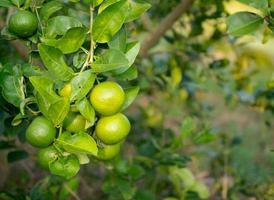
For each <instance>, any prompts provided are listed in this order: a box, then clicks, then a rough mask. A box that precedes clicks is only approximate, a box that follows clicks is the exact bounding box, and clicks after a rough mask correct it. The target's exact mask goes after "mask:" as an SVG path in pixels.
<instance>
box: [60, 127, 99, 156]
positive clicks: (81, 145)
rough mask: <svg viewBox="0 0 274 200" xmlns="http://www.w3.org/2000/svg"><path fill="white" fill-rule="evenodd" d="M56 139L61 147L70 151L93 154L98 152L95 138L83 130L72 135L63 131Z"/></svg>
mask: <svg viewBox="0 0 274 200" xmlns="http://www.w3.org/2000/svg"><path fill="white" fill-rule="evenodd" d="M57 141H58V143H59V144H60V145H61V146H62V148H63V149H65V150H66V151H67V152H70V153H84V154H90V155H94V156H96V155H97V153H98V148H97V145H96V142H95V140H94V139H93V137H91V136H90V135H89V134H87V133H84V132H79V133H76V134H74V135H71V134H70V133H63V134H62V135H61V136H60V137H59V138H58V139H57Z"/></svg>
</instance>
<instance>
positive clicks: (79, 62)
mask: <svg viewBox="0 0 274 200" xmlns="http://www.w3.org/2000/svg"><path fill="white" fill-rule="evenodd" d="M86 59H87V54H85V53H82V52H77V53H76V55H75V56H73V66H74V67H76V68H77V69H80V68H82V66H83V65H84V63H85V61H86Z"/></svg>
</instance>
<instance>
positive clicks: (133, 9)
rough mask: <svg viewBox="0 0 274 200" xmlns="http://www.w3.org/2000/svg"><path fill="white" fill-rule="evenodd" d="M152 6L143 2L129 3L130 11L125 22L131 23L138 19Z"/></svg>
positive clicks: (138, 0)
mask: <svg viewBox="0 0 274 200" xmlns="http://www.w3.org/2000/svg"><path fill="white" fill-rule="evenodd" d="M150 7H151V5H150V4H149V3H147V2H145V1H141V0H135V1H133V0H131V1H129V11H128V15H127V17H126V20H125V22H130V21H133V20H135V19H138V18H139V17H140V16H141V15H142V14H143V13H144V12H146V11H147V10H148V9H149V8H150Z"/></svg>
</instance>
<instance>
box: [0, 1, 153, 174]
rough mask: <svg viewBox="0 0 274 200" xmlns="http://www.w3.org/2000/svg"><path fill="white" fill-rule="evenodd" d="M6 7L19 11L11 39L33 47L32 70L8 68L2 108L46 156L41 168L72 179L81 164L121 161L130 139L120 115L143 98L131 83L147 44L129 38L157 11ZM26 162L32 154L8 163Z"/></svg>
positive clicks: (52, 4)
mask: <svg viewBox="0 0 274 200" xmlns="http://www.w3.org/2000/svg"><path fill="white" fill-rule="evenodd" d="M0 6H2V7H6V8H9V10H10V11H12V13H11V16H9V18H8V19H7V24H6V26H5V27H3V29H2V36H3V38H5V39H7V40H15V39H19V40H21V41H22V42H24V43H25V44H26V45H27V46H28V53H27V56H28V63H17V64H10V63H9V62H6V63H1V72H0V77H1V93H2V95H1V97H2V98H3V99H2V101H1V107H2V110H3V111H6V112H5V113H4V115H5V118H6V124H7V126H8V127H10V125H11V128H14V129H17V134H18V133H19V132H18V130H19V129H20V130H21V131H22V132H25V130H26V134H25V139H26V140H27V142H28V143H30V144H31V145H32V146H34V147H37V148H40V149H39V151H38V155H39V156H38V164H40V165H41V166H42V167H43V168H45V169H46V170H49V171H50V172H51V173H52V174H55V175H59V176H61V177H64V178H66V179H69V178H71V177H73V176H75V175H76V174H77V173H78V171H79V170H80V164H88V163H89V162H90V161H89V157H88V156H93V157H94V158H97V159H102V160H108V159H112V158H113V157H115V156H116V155H117V154H118V153H119V150H120V145H121V143H122V141H123V140H124V139H125V137H126V136H127V134H128V133H129V131H130V123H129V121H128V119H127V117H126V116H125V115H123V114H121V113H120V112H122V111H124V110H125V109H126V108H127V107H128V106H129V105H130V104H131V103H132V102H133V101H134V99H135V97H136V96H137V94H138V90H139V87H138V86H137V85H131V84H130V83H129V81H130V80H133V79H136V78H137V76H136V75H134V74H136V68H135V67H134V66H133V63H134V60H135V58H136V56H137V54H138V52H139V49H140V43H139V42H138V41H134V40H132V39H130V38H129V36H130V32H129V33H128V32H127V28H126V27H127V24H129V23H130V22H132V21H134V20H136V19H137V18H139V16H140V15H141V14H142V13H144V12H145V11H146V10H147V9H149V7H150V5H149V4H148V3H145V2H140V1H136V2H135V1H127V0H121V1H104V2H103V1H85V2H83V3H79V1H70V2H62V1H29V0H27V1H9V0H8V1H1V4H0ZM77 9H81V10H82V12H80V13H79V14H78V12H77ZM37 58H40V61H39V63H38V64H35V61H34V60H35V59H37ZM132 74H133V75H132ZM107 79H110V80H112V81H106V80H107ZM114 80H117V81H119V83H120V84H118V83H115V82H114ZM105 81H106V82H105ZM120 85H122V86H120ZM122 87H123V88H122ZM95 91H96V92H95ZM94 93H95V94H94ZM10 106H11V107H12V109H11V110H10V109H9V107H10ZM117 113H118V114H117ZM37 116H39V117H37ZM7 120H8V121H7ZM97 122H100V123H97ZM97 124H98V125H97ZM95 131H96V133H95ZM110 131H111V133H110ZM7 134H8V135H9V134H11V133H9V132H8V133H7ZM106 134H107V135H106ZM109 134H110V135H109ZM110 137H111V140H110V141H111V142H109V138H110ZM7 144H8V142H5V141H3V145H4V146H5V145H7ZM114 145H115V147H112V146H114ZM44 148H46V149H44ZM113 148H115V149H117V150H116V151H115V153H113V151H114V150H113ZM26 156H27V152H24V151H16V152H10V153H9V154H8V158H9V159H8V160H9V161H10V162H12V161H15V160H18V159H22V158H24V157H26Z"/></svg>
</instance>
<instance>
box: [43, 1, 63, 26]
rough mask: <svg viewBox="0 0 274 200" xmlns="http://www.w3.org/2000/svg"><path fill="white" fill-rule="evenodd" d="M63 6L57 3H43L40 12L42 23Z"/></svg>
mask: <svg viewBox="0 0 274 200" xmlns="http://www.w3.org/2000/svg"><path fill="white" fill-rule="evenodd" d="M62 8H63V4H62V3H61V2H59V1H50V2H48V3H45V4H44V5H43V6H42V8H41V10H40V18H41V20H42V21H46V20H48V19H49V18H50V16H51V15H53V14H54V13H55V12H57V11H59V10H61V9H62Z"/></svg>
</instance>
